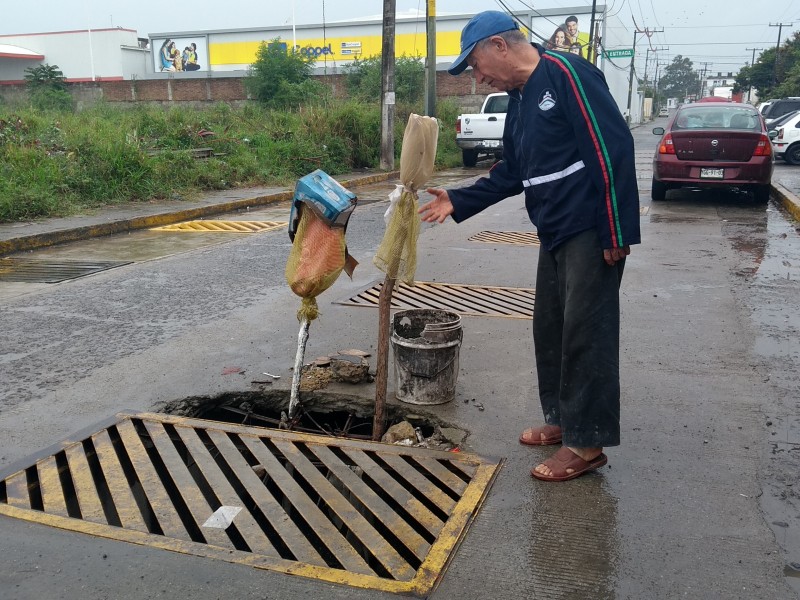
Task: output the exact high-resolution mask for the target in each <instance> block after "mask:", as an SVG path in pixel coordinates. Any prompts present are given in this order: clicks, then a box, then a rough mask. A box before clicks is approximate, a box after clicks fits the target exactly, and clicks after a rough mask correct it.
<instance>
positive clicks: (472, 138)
mask: <svg viewBox="0 0 800 600" xmlns="http://www.w3.org/2000/svg"><path fill="white" fill-rule="evenodd" d="M506 112H508V94H506V93H505V92H501V93H499V94H489V95H488V96H486V100H484V102H483V106H482V107H481V112H480V113H477V114H472V115H459V116H458V119H457V120H456V144H458V147H459V148H461V155H462V157H463V160H464V166H465V167H474V166H475V164H476V163H477V162H478V156H479V155H481V154H489V155H491V156H494V157H495V158H496V159H500V158H501V157H502V156H503V128H504V127H505V124H506Z"/></svg>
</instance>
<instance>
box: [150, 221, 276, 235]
mask: <svg viewBox="0 0 800 600" xmlns="http://www.w3.org/2000/svg"><path fill="white" fill-rule="evenodd" d="M287 225H288V223H286V222H285V221H215V220H207V221H206V220H201V221H184V222H183V223H174V224H172V225H164V226H162V227H153V231H184V232H190V233H261V232H262V231H272V230H273V229H281V228H282V227H286V226H287Z"/></svg>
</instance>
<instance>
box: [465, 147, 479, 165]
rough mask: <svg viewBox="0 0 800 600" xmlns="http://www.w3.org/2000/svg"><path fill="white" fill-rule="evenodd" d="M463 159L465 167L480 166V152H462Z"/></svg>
mask: <svg viewBox="0 0 800 600" xmlns="http://www.w3.org/2000/svg"><path fill="white" fill-rule="evenodd" d="M461 159H462V160H463V161H464V166H465V167H474V166H475V165H476V164H478V151H477V150H462V151H461Z"/></svg>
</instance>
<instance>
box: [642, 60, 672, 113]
mask: <svg viewBox="0 0 800 600" xmlns="http://www.w3.org/2000/svg"><path fill="white" fill-rule="evenodd" d="M660 50H669V47H667V48H664V47H661V48H648V49H647V52H645V57H644V89H645V91H644V93H643V94H642V106H641V109H640V110H641V114H642V118H644V100H645V98H644V97H645V94H646V93H647V63H648V62H649V61H650V53H651V52H652V53H653V54H655V53H656V52H659V51H660ZM656 63H658V59H657V58H656ZM655 101H656V94H655V90H654V91H653V107H655Z"/></svg>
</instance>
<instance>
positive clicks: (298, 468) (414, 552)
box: [0, 412, 500, 596]
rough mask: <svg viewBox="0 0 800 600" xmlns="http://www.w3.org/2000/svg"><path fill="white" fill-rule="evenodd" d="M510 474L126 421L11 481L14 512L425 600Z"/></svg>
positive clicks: (141, 418)
mask: <svg viewBox="0 0 800 600" xmlns="http://www.w3.org/2000/svg"><path fill="white" fill-rule="evenodd" d="M499 467H500V463H499V461H496V460H490V459H486V458H483V457H479V456H475V455H471V454H466V453H452V452H438V451H431V450H426V449H420V448H410V447H403V446H395V445H389V444H379V443H373V442H363V441H359V440H353V439H343V438H336V437H330V436H319V435H309V434H302V433H295V432H287V431H283V430H277V429H265V428H257V427H250V426H244V425H236V424H230V423H222V422H216V421H207V420H201V419H194V418H186V417H180V416H171V415H165V414H155V413H126V412H123V413H120V414H118V415H116V416H115V417H113V418H112V419H109V420H108V421H106V422H104V423H101V424H98V425H96V426H95V427H92V428H90V429H87V430H85V431H84V432H82V433H80V434H77V435H73V436H71V437H70V438H69V439H68V440H67V441H64V442H62V443H60V444H58V445H56V446H54V447H52V448H49V449H47V450H46V451H43V452H42V453H40V454H39V455H38V456H35V457H31V458H29V459H26V460H24V461H21V462H20V463H18V464H17V465H16V466H12V467H10V468H8V469H6V470H5V471H4V472H3V473H0V514H4V515H7V516H9V517H14V518H19V519H24V520H27V521H32V522H37V523H42V524H46V525H50V526H54V527H59V528H62V529H66V530H71V531H78V532H82V533H86V534H90V535H95V536H99V537H105V538H110V539H116V540H123V541H127V542H132V543H136V544H141V545H148V546H153V547H158V548H163V549H166V550H172V551H174V552H181V553H185V554H193V555H198V556H204V557H208V558H214V559H220V560H225V561H228V562H235V563H242V564H247V565H250V566H253V567H256V568H261V569H268V570H274V571H279V572H283V573H291V574H294V575H301V576H305V577H309V578H314V579H320V580H324V581H329V582H337V583H342V584H346V585H351V586H355V587H360V588H368V589H376V590H381V591H388V592H396V593H411V594H415V595H420V596H425V595H427V594H429V593H430V592H431V590H432V589H433V588H434V586H435V584H436V583H437V582H438V580H439V578H440V577H441V575H442V572H443V570H444V568H445V566H446V565H447V563H448V562H449V560H450V558H451V555H452V553H453V552H454V551H455V549H456V547H457V545H458V543H459V541H460V540H461V539H462V538H463V536H464V535H465V533H466V529H467V527H468V525H469V523H470V522H471V521H472V520H473V518H474V516H475V513H476V512H477V510H478V509H479V507H480V505H481V504H482V502H483V500H484V498H485V496H486V493H487V490H488V488H489V486H490V484H491V482H492V481H493V479H494V477H495V476H496V474H497V472H498V470H499Z"/></svg>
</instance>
